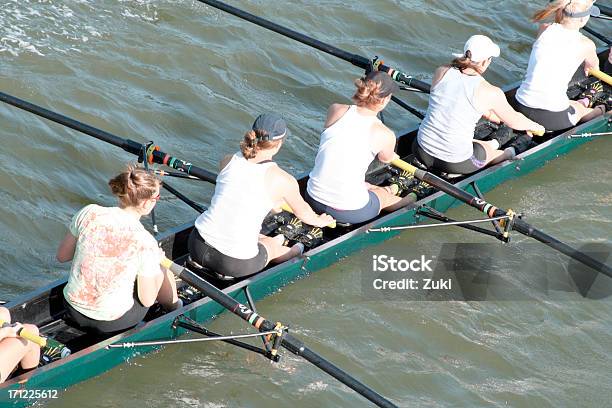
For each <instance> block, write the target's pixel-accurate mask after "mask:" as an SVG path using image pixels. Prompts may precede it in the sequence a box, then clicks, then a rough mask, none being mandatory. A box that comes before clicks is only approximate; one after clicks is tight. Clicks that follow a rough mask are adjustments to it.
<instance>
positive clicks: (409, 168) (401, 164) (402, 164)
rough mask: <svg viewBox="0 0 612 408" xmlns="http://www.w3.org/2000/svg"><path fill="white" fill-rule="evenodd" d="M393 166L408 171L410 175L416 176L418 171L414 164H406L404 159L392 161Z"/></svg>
mask: <svg viewBox="0 0 612 408" xmlns="http://www.w3.org/2000/svg"><path fill="white" fill-rule="evenodd" d="M391 164H392V165H393V166H395V167H397V168H398V169H401V170H405V171H407V172H408V173H410V174H414V173H416V171H417V168H416V167H414V166H413V165H412V164H409V163H406V162H405V161H403V160H402V159H394V160H392V161H391Z"/></svg>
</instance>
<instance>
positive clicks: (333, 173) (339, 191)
mask: <svg viewBox="0 0 612 408" xmlns="http://www.w3.org/2000/svg"><path fill="white" fill-rule="evenodd" d="M355 86H356V87H357V91H356V92H355V95H353V98H352V99H353V102H355V104H354V105H344V104H339V103H335V104H333V105H331V106H330V108H329V110H328V112H327V119H326V120H325V130H324V131H323V133H321V141H320V143H319V151H318V152H317V157H316V159H315V165H314V168H313V169H312V171H311V172H310V178H309V180H308V188H307V191H306V201H307V202H308V203H309V204H310V205H312V207H313V208H314V209H315V211H321V212H326V213H328V214H331V215H332V216H333V217H334V218H335V219H336V220H337V221H339V222H342V223H349V224H359V223H362V222H365V221H368V220H370V219H372V218H374V217H376V216H377V215H378V214H379V213H380V212H381V210H388V211H392V210H395V209H398V208H401V207H403V206H405V205H407V204H410V203H412V202H414V201H416V199H415V197H414V195H408V196H406V197H404V198H401V197H399V196H397V195H396V194H397V193H398V190H397V188H395V189H394V187H396V186H387V187H379V186H373V185H369V184H368V183H366V181H365V176H366V172H367V170H368V167H369V165H370V163H372V161H373V160H374V158H376V157H378V160H380V161H381V162H383V163H390V162H391V161H392V160H393V159H395V158H397V155H396V154H395V141H396V139H395V134H394V133H393V131H392V130H391V129H389V128H388V127H387V126H385V125H384V124H383V123H382V122H381V121H380V119H378V116H377V115H378V113H379V112H381V111H382V110H383V109H385V107H386V106H387V104H388V103H389V101H390V100H391V96H392V94H393V93H396V92H397V91H398V90H399V88H398V86H397V84H396V83H395V82H394V81H393V80H392V79H391V77H390V76H389V75H388V74H386V73H384V72H381V71H373V72H370V73H369V74H368V75H366V76H365V77H363V78H360V79H358V80H356V81H355Z"/></svg>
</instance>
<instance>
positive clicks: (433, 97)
mask: <svg viewBox="0 0 612 408" xmlns="http://www.w3.org/2000/svg"><path fill="white" fill-rule="evenodd" d="M499 55H500V49H499V46H497V44H495V43H494V42H493V41H491V39H490V38H489V37H486V36H484V35H474V36H472V37H470V39H469V40H468V41H467V42H466V43H465V47H464V53H463V54H455V57H456V58H455V59H454V60H453V61H452V63H451V64H450V65H445V66H442V67H439V68H438V69H437V70H436V71H435V73H434V78H433V81H432V85H431V94H430V96H429V108H428V109H427V115H426V116H425V119H423V122H422V123H421V126H420V128H419V133H418V137H417V140H418V143H416V146H415V147H416V152H415V153H416V155H417V158H418V159H419V160H420V161H421V162H422V163H423V164H425V165H426V166H427V167H428V168H430V169H432V170H434V171H439V172H444V173H453V174H470V173H473V172H476V171H478V170H479V169H481V168H483V167H485V166H486V165H488V164H494V163H498V162H501V161H503V160H507V159H510V158H512V157H513V156H514V155H515V154H516V153H518V152H516V151H515V149H514V148H508V149H506V150H500V148H501V147H502V146H503V145H504V144H506V143H507V142H508V141H509V140H510V138H511V137H512V135H513V133H512V132H511V131H510V129H507V131H505V132H498V134H497V138H496V139H494V140H489V141H480V140H474V131H475V129H476V124H477V123H478V121H479V120H480V118H481V117H484V118H486V119H488V120H491V121H493V122H495V123H501V122H503V123H504V124H505V125H507V126H508V127H509V128H512V129H516V130H530V131H538V132H541V133H543V132H544V128H543V127H542V126H540V125H539V124H537V123H535V122H533V121H531V120H529V119H527V118H526V117H525V116H523V115H521V114H520V113H518V112H516V111H515V110H514V109H512V107H511V106H510V105H509V104H508V101H507V100H506V95H505V94H504V92H503V91H502V90H501V89H499V88H498V87H496V86H493V85H491V84H490V83H488V82H487V81H486V80H485V79H484V78H483V77H482V74H484V72H485V71H486V70H487V68H489V65H490V64H491V61H492V59H493V58H494V57H499ZM525 137H527V136H525Z"/></svg>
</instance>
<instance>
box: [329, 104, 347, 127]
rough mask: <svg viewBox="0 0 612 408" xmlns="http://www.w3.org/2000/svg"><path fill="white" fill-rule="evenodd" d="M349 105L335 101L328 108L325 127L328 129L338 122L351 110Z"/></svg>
mask: <svg viewBox="0 0 612 408" xmlns="http://www.w3.org/2000/svg"><path fill="white" fill-rule="evenodd" d="M349 108H350V106H349V105H344V104H341V103H333V104H332V105H331V106H330V107H329V109H328V110H327V118H326V119H325V125H324V128H325V129H327V128H328V127H330V126H331V125H333V124H334V123H336V122H337V121H338V120H340V118H341V117H342V116H344V114H345V113H346V112H347V111H348V110H349Z"/></svg>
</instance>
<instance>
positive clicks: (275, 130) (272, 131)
mask: <svg viewBox="0 0 612 408" xmlns="http://www.w3.org/2000/svg"><path fill="white" fill-rule="evenodd" d="M252 129H253V130H254V131H257V130H263V131H264V132H266V133H267V134H268V137H267V139H266V140H279V139H282V138H284V137H285V136H288V135H289V130H288V129H287V123H286V122H285V120H284V119H283V118H282V117H281V116H280V115H279V114H277V113H264V114H262V115H259V116H258V117H257V119H255V122H253V127H252Z"/></svg>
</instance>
